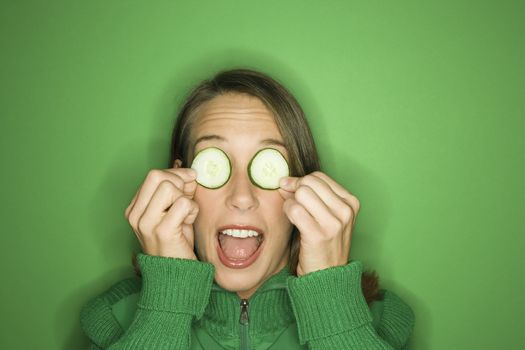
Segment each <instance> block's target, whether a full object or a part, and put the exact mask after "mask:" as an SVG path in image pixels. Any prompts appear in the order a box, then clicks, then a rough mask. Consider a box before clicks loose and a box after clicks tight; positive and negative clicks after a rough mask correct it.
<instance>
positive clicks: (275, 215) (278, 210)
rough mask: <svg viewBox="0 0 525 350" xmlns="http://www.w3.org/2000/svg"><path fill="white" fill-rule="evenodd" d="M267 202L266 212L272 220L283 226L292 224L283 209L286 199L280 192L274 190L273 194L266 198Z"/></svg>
mask: <svg viewBox="0 0 525 350" xmlns="http://www.w3.org/2000/svg"><path fill="white" fill-rule="evenodd" d="M265 203H266V205H265V207H266V210H265V212H266V213H267V217H268V218H270V219H271V222H275V223H276V224H278V225H279V226H282V227H283V228H284V227H288V226H291V225H292V224H291V223H290V220H288V217H287V216H286V214H285V213H284V210H283V204H284V199H283V198H282V197H281V195H280V194H279V193H278V192H272V195H271V196H268V197H267V198H265Z"/></svg>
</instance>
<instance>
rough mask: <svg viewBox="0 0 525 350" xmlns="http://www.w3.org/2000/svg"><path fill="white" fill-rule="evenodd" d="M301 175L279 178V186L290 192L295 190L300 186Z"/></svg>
mask: <svg viewBox="0 0 525 350" xmlns="http://www.w3.org/2000/svg"><path fill="white" fill-rule="evenodd" d="M299 179H300V178H299V177H294V176H285V177H283V178H281V179H280V180H279V187H280V189H282V190H285V191H288V192H295V190H297V187H299Z"/></svg>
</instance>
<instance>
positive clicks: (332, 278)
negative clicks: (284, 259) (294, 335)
mask: <svg viewBox="0 0 525 350" xmlns="http://www.w3.org/2000/svg"><path fill="white" fill-rule="evenodd" d="M361 273H362V264H361V263H360V262H359V261H352V262H350V263H349V264H347V265H345V266H337V267H332V268H328V269H325V270H320V271H315V272H312V273H309V274H307V275H304V276H301V277H294V276H291V277H289V278H288V281H287V288H288V294H289V296H290V300H291V302H292V308H293V310H294V314H295V317H296V320H297V327H298V332H299V340H300V342H301V344H303V345H304V344H307V345H308V348H309V349H310V350H324V349H363V350H372V349H374V350H375V349H396V350H397V349H403V347H404V346H405V345H406V342H407V341H408V338H407V337H408V335H409V334H410V331H411V329H412V328H411V327H412V326H413V314H411V313H405V314H403V315H397V316H398V317H401V318H406V319H404V320H402V322H401V326H402V329H397V333H396V334H393V335H391V334H389V333H387V332H383V335H386V336H387V337H381V336H379V335H378V332H376V330H375V329H374V327H373V325H372V315H371V312H370V310H369V308H368V305H367V303H366V300H365V298H364V296H363V293H362V291H361ZM411 317H412V319H411ZM386 321H387V322H389V321H391V320H386ZM382 322H383V320H382ZM405 326H406V327H405ZM394 329H396V328H395V327H394ZM398 333H399V334H398ZM388 336H393V338H388ZM396 337H397V338H396ZM400 337H401V338H403V337H404V338H405V339H402V340H401V341H399V339H398V338H400Z"/></svg>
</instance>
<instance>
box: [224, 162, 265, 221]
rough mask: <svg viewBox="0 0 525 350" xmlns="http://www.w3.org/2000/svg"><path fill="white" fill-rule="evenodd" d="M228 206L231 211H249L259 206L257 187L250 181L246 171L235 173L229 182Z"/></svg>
mask: <svg viewBox="0 0 525 350" xmlns="http://www.w3.org/2000/svg"><path fill="white" fill-rule="evenodd" d="M227 186H228V194H227V198H226V205H227V206H228V207H229V208H230V209H234V210H240V211H248V210H253V209H256V208H257V207H258V206H259V200H258V198H257V196H256V193H255V191H256V187H255V186H254V185H253V184H252V182H251V181H250V178H249V177H248V174H247V173H246V171H239V170H237V171H234V172H233V173H232V175H231V178H230V180H229V181H228V185H227Z"/></svg>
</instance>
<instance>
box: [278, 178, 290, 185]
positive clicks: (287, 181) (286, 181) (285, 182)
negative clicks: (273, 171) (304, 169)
mask: <svg viewBox="0 0 525 350" xmlns="http://www.w3.org/2000/svg"><path fill="white" fill-rule="evenodd" d="M279 186H280V187H288V186H290V178H289V177H287V176H285V177H283V178H281V180H279Z"/></svg>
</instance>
